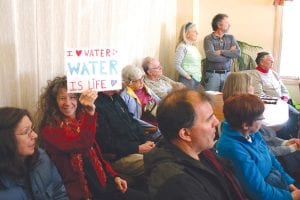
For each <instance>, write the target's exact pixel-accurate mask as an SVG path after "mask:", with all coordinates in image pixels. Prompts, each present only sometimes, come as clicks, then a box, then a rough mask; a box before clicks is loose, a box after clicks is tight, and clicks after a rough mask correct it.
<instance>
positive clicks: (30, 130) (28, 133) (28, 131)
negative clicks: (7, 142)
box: [15, 126, 34, 137]
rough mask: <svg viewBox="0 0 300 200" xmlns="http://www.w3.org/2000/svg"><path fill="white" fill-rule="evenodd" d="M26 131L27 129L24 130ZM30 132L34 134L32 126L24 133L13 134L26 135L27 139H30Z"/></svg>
mask: <svg viewBox="0 0 300 200" xmlns="http://www.w3.org/2000/svg"><path fill="white" fill-rule="evenodd" d="M26 129H28V128H26ZM32 132H34V126H32V127H30V128H29V129H28V130H26V131H23V133H15V135H27V136H28V137H32Z"/></svg>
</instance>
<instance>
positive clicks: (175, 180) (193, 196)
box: [144, 144, 240, 200]
mask: <svg viewBox="0 0 300 200" xmlns="http://www.w3.org/2000/svg"><path fill="white" fill-rule="evenodd" d="M144 162H145V171H146V172H145V173H146V175H148V176H149V182H148V184H149V192H150V196H151V199H154V200H201V199H207V200H214V199H216V200H217V199H219V200H226V199H228V200H235V199H240V198H238V197H237V196H236V193H235V192H234V191H233V190H232V187H231V186H230V185H231V184H230V183H229V182H228V181H227V179H226V178H225V177H224V176H223V175H222V174H221V173H220V172H219V171H218V170H216V168H215V167H214V166H213V164H212V163H211V162H210V160H209V159H207V158H206V157H205V156H204V155H200V161H198V160H195V159H193V158H191V157H190V156H188V155H187V154H185V153H184V152H182V151H181V150H180V149H178V148H177V147H176V146H174V145H171V144H166V145H165V146H164V147H162V148H155V149H154V150H153V151H151V152H149V153H148V154H145V156H144Z"/></svg>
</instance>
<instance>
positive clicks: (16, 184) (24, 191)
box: [0, 107, 68, 200]
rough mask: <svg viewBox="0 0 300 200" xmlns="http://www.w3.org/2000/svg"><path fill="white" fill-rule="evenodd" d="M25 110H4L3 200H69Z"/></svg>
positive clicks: (0, 124)
mask: <svg viewBox="0 0 300 200" xmlns="http://www.w3.org/2000/svg"><path fill="white" fill-rule="evenodd" d="M37 137H38V135H37V134H36V132H35V131H34V130H33V128H32V121H31V117H30V114H29V112H28V111H27V110H25V109H20V108H14V107H2V108H0V199H45V200H50V199H56V200H58V199H60V200H62V199H68V197H67V193H66V190H65V187H64V185H63V181H62V179H61V177H60V175H59V173H58V171H57V169H56V167H55V166H54V164H53V162H51V160H50V159H49V157H48V156H47V154H46V153H45V151H44V150H42V149H40V148H38V146H37V142H36V140H37Z"/></svg>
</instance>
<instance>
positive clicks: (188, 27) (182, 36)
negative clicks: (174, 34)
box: [176, 22, 196, 48]
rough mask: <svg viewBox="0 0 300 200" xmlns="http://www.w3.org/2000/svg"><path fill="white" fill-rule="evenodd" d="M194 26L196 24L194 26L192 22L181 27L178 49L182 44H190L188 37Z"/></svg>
mask: <svg viewBox="0 0 300 200" xmlns="http://www.w3.org/2000/svg"><path fill="white" fill-rule="evenodd" d="M194 26H196V24H194V23H192V22H188V23H186V24H183V25H182V26H181V29H180V33H179V37H178V40H177V44H176V48H177V46H178V45H179V44H180V43H181V42H184V43H187V42H188V39H187V38H186V35H187V33H188V32H189V30H191V29H192V28H193V27H194Z"/></svg>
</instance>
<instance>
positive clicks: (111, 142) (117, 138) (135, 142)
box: [95, 93, 145, 158]
mask: <svg viewBox="0 0 300 200" xmlns="http://www.w3.org/2000/svg"><path fill="white" fill-rule="evenodd" d="M95 105H96V111H97V112H98V113H99V117H98V119H97V120H98V121H97V133H96V140H97V142H98V143H99V144H100V146H101V148H102V150H103V153H110V154H115V155H116V156H117V158H120V157H123V156H126V155H128V154H132V153H138V146H139V145H140V144H142V143H144V142H145V135H144V129H143V128H142V127H141V126H140V125H139V123H138V121H137V120H135V119H134V118H133V115H132V114H131V113H130V112H129V111H128V108H127V106H126V104H125V102H124V101H123V99H122V98H121V97H120V95H119V94H114V95H113V96H111V97H110V96H107V95H105V94H102V93H99V94H98V98H97V99H96V101H95Z"/></svg>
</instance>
